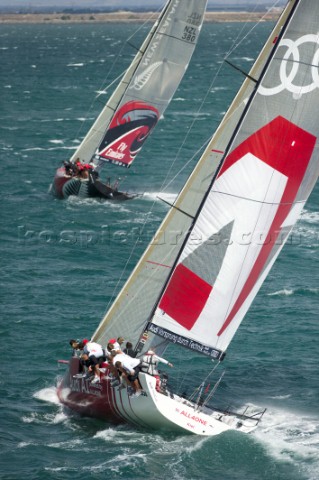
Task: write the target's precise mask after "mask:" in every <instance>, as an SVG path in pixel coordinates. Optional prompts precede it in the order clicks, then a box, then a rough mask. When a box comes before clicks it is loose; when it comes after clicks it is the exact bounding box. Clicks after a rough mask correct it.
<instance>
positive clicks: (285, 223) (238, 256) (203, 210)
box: [58, 0, 319, 436]
mask: <svg viewBox="0 0 319 480" xmlns="http://www.w3.org/2000/svg"><path fill="white" fill-rule="evenodd" d="M318 24H319V2H318V1H317V0H290V1H288V3H287V5H286V7H285V9H284V10H283V13H282V14H281V16H280V18H279V20H278V22H277V24H276V26H275V27H274V29H273V30H272V32H271V35H270V37H269V39H268V40H267V42H266V43H265V45H264V47H263V49H262V51H261V53H260V54H259V57H258V58H257V60H256V62H255V64H254V65H253V67H252V69H251V71H250V72H249V74H248V75H247V76H246V78H245V80H244V82H243V85H242V86H241V88H240V90H239V92H238V94H237V95H236V97H235V99H234V100H233V102H232V104H231V106H230V108H229V109H228V111H227V113H226V115H225V117H224V118H223V120H222V122H221V124H220V125H219V127H218V128H217V130H216V131H215V133H214V134H213V136H212V138H211V141H210V142H209V144H208V146H207V148H206V150H205V151H204V153H203V155H202V156H201V158H200V159H199V161H198V163H197V165H196V167H195V169H194V170H193V172H192V173H191V175H190V177H189V178H188V180H187V181H186V183H185V185H184V187H183V189H182V190H181V192H180V194H179V196H178V197H177V199H176V201H175V203H174V205H172V207H171V209H170V210H169V212H168V213H167V215H166V217H165V219H164V220H163V222H162V225H161V226H160V228H159V230H158V232H157V233H156V235H155V238H154V239H153V241H152V242H151V243H150V245H149V246H148V247H147V249H146V251H145V253H144V254H143V255H142V257H141V259H140V261H139V262H138V264H137V265H136V267H135V268H134V270H133V272H132V273H131V275H130V277H129V278H128V280H127V281H126V283H125V284H124V286H123V288H122V290H121V291H120V292H119V294H118V296H117V298H116V299H115V301H114V302H113V304H112V305H111V307H110V308H109V310H108V311H107V313H106V315H105V317H104V318H103V319H102V321H101V323H100V325H99V327H98V328H97V330H96V331H95V332H94V334H93V335H92V339H93V340H94V341H96V342H98V343H100V344H102V345H106V344H107V341H108V339H109V338H112V337H116V336H118V335H120V334H123V332H125V336H126V338H127V339H129V340H130V341H131V342H132V343H133V345H134V346H135V353H136V356H137V358H142V356H143V355H144V353H145V352H146V351H147V350H149V348H152V349H154V348H155V349H156V352H158V354H161V353H163V352H164V351H165V348H166V347H167V346H168V345H170V344H172V343H173V344H174V345H175V346H176V348H177V347H179V348H180V350H181V352H183V351H184V352H186V351H187V349H190V350H192V351H196V352H198V353H200V354H202V358H203V360H204V357H206V359H207V358H209V359H211V360H213V365H215V367H214V369H215V368H216V367H217V366H219V365H220V363H221V362H223V361H225V360H224V358H225V355H226V352H227V348H228V346H229V344H230V342H231V341H232V339H233V337H234V335H235V334H236V332H237V330H238V328H239V327H240V325H241V322H242V320H243V319H244V317H245V315H246V313H247V311H248V310H249V308H250V306H251V304H252V302H253V300H254V298H255V297H256V295H257V293H258V291H259V289H260V287H261V286H262V284H263V282H264V280H265V279H266V277H267V275H268V273H269V272H270V269H271V268H272V266H273V265H274V263H275V261H276V259H277V257H278V255H279V253H280V252H281V250H282V248H283V246H284V244H285V243H286V241H287V238H288V237H289V234H290V232H291V231H292V229H293V227H294V225H295V223H296V222H297V220H298V218H299V216H300V213H301V211H302V209H303V207H304V205H305V203H306V201H307V199H308V197H309V195H310V193H311V191H312V189H313V187H314V185H315V183H316V181H317V178H318V174H319V158H318V146H319V143H318V137H319V118H318V115H319V75H318V66H319V34H318ZM173 230H174V231H179V232H184V235H180V236H178V238H177V241H176V242H169V241H167V238H168V237H167V236H168V235H169V233H170V232H172V231H173ZM165 239H166V241H165ZM194 239H196V241H194ZM292 273H293V272H292ZM229 360H230V359H227V360H226V361H229ZM204 365H205V366H204ZM206 368H207V362H204V361H203V379H199V380H198V394H196V395H195V396H191V397H187V396H185V395H183V394H179V393H176V392H175V391H174V388H166V390H164V391H161V390H159V389H158V386H157V382H156V378H154V377H153V376H150V375H149V374H147V373H143V372H141V373H140V374H139V381H140V384H141V387H142V389H143V395H140V396H139V397H138V398H132V397H131V396H130V394H129V391H128V390H126V389H121V390H117V389H115V388H112V385H111V383H110V380H109V378H108V372H107V371H106V376H105V377H103V376H102V378H101V381H100V383H98V384H91V383H90V380H89V379H87V378H84V377H83V378H78V377H77V374H78V373H79V370H80V360H79V358H78V357H72V358H71V359H70V362H69V369H68V371H67V372H66V374H65V376H64V378H63V380H62V382H61V383H60V384H59V385H58V396H59V398H60V401H61V402H62V404H64V405H67V406H68V407H70V408H72V409H74V410H76V411H78V412H79V413H81V414H84V415H92V416H95V417H99V418H104V419H106V420H108V421H113V422H115V423H119V422H127V423H130V424H132V425H136V426H139V427H147V428H153V429H159V428H160V429H165V430H169V431H178V432H183V433H193V434H198V435H205V436H213V435H216V434H219V433H222V432H224V431H226V430H229V429H232V430H237V431H241V432H245V433H248V432H251V431H252V430H253V429H254V428H256V426H257V425H258V422H259V421H260V419H261V418H262V416H263V414H264V410H261V411H258V412H255V413H250V412H248V411H246V410H244V411H242V412H237V411H233V410H230V409H226V410H221V409H219V408H215V407H214V406H213V404H211V403H209V402H207V401H206V400H205V401H204V402H201V401H200V393H201V392H203V390H206V389H207V387H208V385H207V383H208V381H209V382H210V379H208V375H207V371H206ZM163 380H164V379H162V381H163ZM220 380H221V379H220ZM220 380H218V381H217V382H216V384H215V387H214V389H213V392H215V390H216V388H217V386H218V385H219V382H220ZM213 398H214V395H212V399H213Z"/></svg>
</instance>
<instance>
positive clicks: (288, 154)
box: [159, 116, 316, 340]
mask: <svg viewBox="0 0 319 480" xmlns="http://www.w3.org/2000/svg"><path fill="white" fill-rule="evenodd" d="M315 144H316V138H315V137H314V136H313V135H312V134H310V133H309V132H307V131H305V130H303V129H302V128H300V127H299V126H297V125H295V124H293V123H291V122H289V121H288V120H286V119H285V118H283V117H280V116H279V117H277V118H275V119H274V120H272V121H271V122H270V123H269V124H267V125H265V126H264V127H262V128H261V129H259V130H258V131H256V132H255V133H254V134H252V135H251V136H250V137H249V138H247V139H246V140H245V141H243V142H242V143H241V144H240V145H238V146H237V147H236V148H235V149H234V150H233V151H232V152H231V153H230V154H229V155H228V156H227V158H226V160H225V162H224V164H223V167H222V169H221V170H220V172H219V174H218V177H217V179H216V181H215V182H214V185H213V187H212V190H211V192H210V194H209V198H208V200H207V202H206V204H205V205H204V207H203V209H202V211H201V214H200V216H199V218H198V220H197V222H196V224H195V227H194V230H193V233H194V234H195V237H196V238H199V234H201V237H202V238H203V242H202V243H201V244H200V245H199V246H195V248H193V247H192V246H191V245H190V244H189V243H188V244H187V245H186V247H185V250H184V252H183V254H182V256H181V261H180V263H179V264H178V265H177V267H176V268H175V270H174V273H173V275H172V277H171V279H170V282H169V283H168V285H167V288H166V290H165V292H164V295H163V297H162V298H161V301H160V303H159V308H160V309H162V310H163V312H165V314H166V315H168V316H169V317H170V318H171V319H173V320H175V322H177V323H178V324H179V325H181V326H182V327H184V328H185V329H187V330H188V331H192V332H193V331H195V329H196V332H199V331H201V329H202V330H203V332H206V333H205V335H206V336H207V335H209V334H208V333H207V332H208V331H209V330H207V329H209V325H210V326H211V330H212V335H215V337H220V336H221V335H222V334H223V333H224V332H225V331H226V329H227V328H228V327H229V326H230V325H231V324H232V322H233V321H235V322H238V321H240V320H241V318H242V317H243V315H244V314H245V311H246V310H247V308H248V306H249V304H250V302H251V301H252V298H253V297H254V292H256V291H257V290H258V288H259V287H260V286H261V283H262V278H263V275H264V274H265V272H267V270H268V269H270V267H271V265H272V263H273V261H274V259H275V258H276V256H277V255H278V254H279V251H280V249H281V246H282V245H283V243H282V242H280V243H279V244H278V243H277V241H276V240H277V239H278V237H279V236H282V237H283V238H284V239H286V238H287V237H288V234H289V232H290V230H291V227H292V225H293V224H294V222H295V219H296V217H297V216H298V214H299V211H300V209H301V208H302V205H303V203H302V202H303V200H304V201H305V199H303V197H300V198H299V197H298V192H299V191H300V186H301V184H302V181H303V178H304V175H305V172H306V170H307V167H308V164H309V161H310V159H311V156H312V153H313V149H314V146H315ZM297 198H298V202H296V199H297ZM247 231H249V232H252V233H253V234H256V235H260V236H262V239H263V241H262V242H251V243H246V242H244V243H240V242H237V241H233V242H229V241H227V242H226V243H224V242H221V243H218V244H216V243H214V242H212V239H213V236H214V235H215V234H216V233H217V234H219V236H220V238H222V239H224V238H225V239H231V240H235V239H236V237H238V238H241V237H240V235H241V236H244V235H245V234H246V233H247ZM203 325H205V328H204V327H203ZM203 338H205V337H203ZM202 340H203V339H202Z"/></svg>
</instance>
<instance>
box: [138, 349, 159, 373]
mask: <svg viewBox="0 0 319 480" xmlns="http://www.w3.org/2000/svg"><path fill="white" fill-rule="evenodd" d="M157 364H158V361H157V360H156V355H155V353H153V352H152V353H149V352H147V353H145V354H144V355H143V358H142V362H141V367H142V372H144V373H148V374H149V375H153V376H155V375H158V371H157Z"/></svg>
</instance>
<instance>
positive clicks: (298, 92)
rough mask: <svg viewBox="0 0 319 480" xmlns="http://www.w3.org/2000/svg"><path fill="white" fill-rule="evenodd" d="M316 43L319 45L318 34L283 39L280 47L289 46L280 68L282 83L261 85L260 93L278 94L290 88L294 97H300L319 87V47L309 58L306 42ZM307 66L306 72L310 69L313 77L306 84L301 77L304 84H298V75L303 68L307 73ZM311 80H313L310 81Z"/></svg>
mask: <svg viewBox="0 0 319 480" xmlns="http://www.w3.org/2000/svg"><path fill="white" fill-rule="evenodd" d="M309 43H312V44H315V45H317V46H318V47H319V36H318V35H317V34H316V35H314V34H308V35H303V36H302V37H300V38H298V40H296V41H292V40H289V39H288V38H284V39H283V40H281V42H280V45H279V48H280V47H281V46H285V47H287V51H286V53H285V55H284V56H283V59H282V62H281V64H280V68H279V77H280V81H281V84H279V85H277V86H275V87H265V86H263V85H261V86H260V87H259V88H258V93H260V94H261V95H265V96H269V95H276V94H277V93H280V92H282V91H283V90H288V91H289V92H291V93H292V94H293V95H294V98H296V99H298V98H300V97H301V96H302V95H304V94H305V93H309V92H312V91H313V90H315V89H316V88H318V87H319V48H317V49H316V50H315V52H314V54H313V57H312V59H310V58H309V55H310V49H308V51H307V47H306V45H305V44H309ZM301 46H303V47H302V49H303V54H301V48H300V47H301ZM313 49H314V46H313V45H312V46H311V52H312V50H313ZM305 68H307V71H306V73H307V74H308V69H309V68H310V71H311V79H310V78H309V83H308V84H304V83H303V82H304V80H305V79H304V77H302V78H300V81H302V85H298V84H297V81H296V79H297V76H298V74H299V69H302V72H303V74H304V73H305ZM310 80H311V81H310Z"/></svg>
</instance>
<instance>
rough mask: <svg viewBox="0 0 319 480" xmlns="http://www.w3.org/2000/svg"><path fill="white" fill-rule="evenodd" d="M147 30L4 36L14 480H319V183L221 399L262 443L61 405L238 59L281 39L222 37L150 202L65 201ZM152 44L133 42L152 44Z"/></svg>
mask: <svg viewBox="0 0 319 480" xmlns="http://www.w3.org/2000/svg"><path fill="white" fill-rule="evenodd" d="M137 27H138V26H137V25H123V24H116V25H95V24H94V25H93V24H92V25H45V26H44V25H2V26H1V32H0V62H1V71H0V90H1V110H0V119H1V123H0V132H1V137H0V155H1V168H2V173H1V176H0V186H1V190H0V192H1V264H2V270H1V271H2V275H1V300H2V302H1V313H2V315H1V326H0V335H1V339H2V345H3V346H4V348H3V350H2V357H3V361H2V364H1V411H0V420H1V421H0V432H1V469H0V478H1V479H3V480H18V479H20V478H30V479H32V480H37V479H39V480H40V479H41V480H42V479H43V480H44V479H45V480H48V479H54V480H59V479H61V480H68V479H72V480H75V479H80V478H84V477H85V478H87V479H98V480H100V479H104V478H107V479H118V478H121V479H137V480H138V479H144V478H145V479H150V478H152V479H154V480H155V479H162V478H170V479H176V480H179V479H180V480H184V479H187V480H188V479H189V480H191V479H197V478H198V479H212V478H219V479H222V480H316V479H318V478H319V474H318V472H319V411H318V400H319V381H318V360H319V347H318V340H317V338H318V301H319V269H318V264H319V255H318V235H319V226H318V225H319V207H318V205H319V188H318V186H317V187H316V188H315V190H314V192H313V194H312V195H311V197H310V199H309V202H308V204H307V206H306V209H305V210H304V211H303V214H302V217H301V220H300V221H299V223H298V224H297V226H296V228H295V230H294V232H293V235H292V236H291V240H290V242H289V243H288V244H287V245H286V247H285V248H284V250H283V252H282V254H281V256H280V257H279V259H278V261H277V263H276V265H275V267H274V268H273V270H272V271H271V273H270V275H269V277H268V279H267V280H266V282H265V284H264V286H263V288H262V289H261V291H260V293H259V295H258V296H257V298H256V300H255V302H254V303H253V306H252V308H251V310H250V312H249V313H248V315H247V316H246V318H245V320H244V322H243V324H242V326H241V328H240V329H239V331H238V333H237V335H236V336H235V339H234V341H233V342H232V344H231V346H230V347H229V349H228V353H227V357H226V359H225V361H224V363H223V367H224V368H226V374H225V376H224V379H223V382H222V384H221V386H220V388H219V391H218V400H224V401H225V402H226V403H231V404H235V405H236V406H238V407H242V406H244V405H247V404H248V405H249V404H250V405H256V406H258V407H260V408H261V409H263V408H267V411H266V414H265V415H264V417H263V421H262V423H261V424H260V425H259V427H258V429H257V430H256V431H255V432H253V433H252V434H250V435H244V434H240V433H238V432H227V433H225V434H223V435H220V436H217V437H213V438H200V437H196V438H195V437H192V436H177V435H173V434H169V433H165V434H160V433H158V432H149V431H142V430H136V429H135V428H133V427H131V426H128V425H124V426H118V427H115V426H112V425H110V424H107V423H105V422H101V421H98V420H94V419H88V418H80V417H78V416H76V415H72V414H71V413H70V412H67V411H65V410H64V409H63V408H62V407H61V405H59V402H58V400H57V396H56V393H55V386H56V383H57V381H58V379H59V377H61V375H63V372H64V367H63V365H61V364H58V363H57V360H58V359H67V358H68V357H69V355H70V351H69V348H68V341H69V338H72V337H76V338H82V337H88V336H90V334H92V333H93V331H94V330H95V328H96V327H97V325H98V323H99V321H100V319H101V318H102V315H103V314H104V312H105V311H106V309H107V306H108V305H109V302H110V301H111V300H112V298H114V295H115V294H116V292H118V290H119V288H120V287H121V285H122V284H123V282H124V280H125V279H126V277H127V275H128V274H129V272H130V271H131V269H132V268H133V266H134V265H135V263H136V261H137V260H138V258H139V256H140V254H141V253H142V251H143V250H144V248H145V247H146V245H147V242H148V240H149V239H150V238H151V236H152V234H153V233H154V231H155V230H156V228H157V227H158V225H159V223H160V221H161V219H162V218H163V216H164V215H165V213H166V211H167V208H168V207H167V205H166V204H164V203H163V202H161V201H160V200H159V199H158V194H159V193H160V192H161V197H162V198H164V199H166V200H167V201H171V200H173V199H174V198H175V196H176V194H177V193H178V191H179V189H180V188H181V186H182V185H183V182H184V180H185V179H186V178H187V176H188V175H189V173H190V171H191V170H192V168H193V166H194V165H195V162H196V159H197V158H198V156H197V152H198V150H199V149H200V146H201V145H202V144H203V143H205V142H206V141H207V140H208V138H209V137H210V135H211V134H212V133H213V131H214V130H215V128H216V127H217V125H218V122H219V121H220V119H221V117H222V115H223V113H224V112H225V110H226V109H227V106H228V105H229V103H230V101H231V100H232V98H233V96H234V94H235V93H236V91H237V89H238V87H239V86H240V84H241V82H242V77H241V76H240V74H239V73H238V72H235V71H234V70H232V69H231V68H230V67H229V66H225V65H222V63H221V60H222V58H223V56H224V55H225V54H226V53H228V52H229V51H230V50H232V49H233V48H234V46H235V45H237V48H236V49H235V50H234V51H233V53H232V54H231V59H232V60H233V62H234V63H236V64H237V65H240V66H241V67H242V68H243V69H244V70H249V67H250V66H251V64H252V61H253V59H254V58H255V56H256V55H257V53H258V51H259V49H260V48H261V46H262V44H263V41H264V39H265V38H266V36H267V35H268V33H269V32H270V30H271V28H272V24H270V23H263V24H259V25H258V26H256V27H255V26H253V25H251V24H249V25H244V24H216V25H215V24H205V25H204V28H203V32H202V35H201V38H200V42H199V47H198V48H197V50H196V51H195V54H194V56H193V59H192V61H191V64H190V67H189V70H188V71H187V73H186V75H185V78H184V80H183V82H182V84H181V86H180V88H179V90H178V92H177V94H176V95H175V98H174V100H173V102H172V103H171V105H170V106H169V108H168V110H167V111H166V113H165V116H164V119H163V120H162V121H161V122H160V124H159V125H158V127H157V129H156V130H155V132H154V133H153V134H152V137H151V138H150V139H149V140H148V142H147V143H146V144H145V147H144V150H143V152H142V153H141V154H140V156H139V157H138V158H137V159H136V162H135V164H134V165H133V167H132V168H131V169H130V171H129V172H126V171H125V172H124V173H123V172H121V173H120V175H121V176H122V177H121V178H122V179H121V182H122V187H123V189H128V190H130V191H137V192H142V193H144V196H143V197H142V198H139V199H136V200H134V201H131V202H127V203H122V204H114V203H110V202H101V201H96V200H86V201H80V200H78V199H69V200H67V201H59V200H56V199H53V198H52V197H51V196H50V195H49V194H48V188H49V185H50V182H51V180H52V178H53V175H54V172H55V169H56V168H57V167H58V166H59V165H60V163H61V162H62V161H63V160H64V159H67V158H68V157H69V156H70V155H71V153H72V151H73V149H74V148H75V146H76V145H77V144H78V142H79V141H80V140H81V138H82V136H83V135H84V134H85V132H86V131H87V129H88V128H89V126H90V125H91V123H92V121H93V120H94V119H95V117H96V115H97V114H98V113H99V111H100V110H101V107H102V104H103V102H104V101H105V99H106V98H107V95H108V94H110V93H111V91H112V88H113V87H110V88H106V87H107V85H109V84H110V83H111V82H112V80H113V79H114V78H116V77H117V75H118V74H119V73H121V72H122V71H123V70H124V69H125V67H126V66H127V65H128V63H129V61H130V59H131V57H132V55H133V54H134V49H133V48H130V47H128V48H126V49H123V42H124V41H125V39H126V38H127V37H128V36H129V35H130V34H131V33H133V32H134V31H135V30H136V29H137ZM252 27H254V28H253V31H252V32H251V34H250V35H249V36H248V37H247V38H246V39H245V40H244V41H241V40H242V39H244V38H245V37H246V34H247V33H248V31H249V30H250V29H251V28H252ZM147 29H148V27H142V28H140V30H139V31H138V32H137V34H136V35H135V37H134V39H133V40H132V41H131V43H132V42H133V43H134V44H135V45H136V46H139V44H140V43H141V40H142V39H143V38H144V36H145V34H146V32H147ZM217 74H218V75H217ZM95 97H98V98H97V99H96V101H95V102H93V100H94V99H95ZM112 175H119V173H116V172H114V173H113V172H112ZM123 333H124V334H125V332H123ZM166 357H167V358H169V359H170V360H171V361H173V363H174V365H175V368H174V369H173V370H174V372H173V373H172V374H171V375H172V381H173V382H175V384H178V386H179V387H180V388H185V389H187V388H192V386H193V385H194V384H195V380H196V378H197V377H198V376H199V375H202V376H203V375H206V373H208V372H209V369H211V368H212V367H211V364H209V362H207V360H206V359H202V358H200V357H198V356H194V354H193V353H191V352H188V351H185V350H183V351H181V350H180V349H179V350H176V349H173V348H172V349H169V350H168V351H167V353H166ZM185 359H186V361H185ZM205 362H206V363H205ZM179 365H180V366H181V368H180V369H179V368H178V366H179ZM203 369H204V372H203ZM177 372H180V373H179V374H178V373H177ZM170 373H171V372H170ZM181 377H183V378H181Z"/></svg>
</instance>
